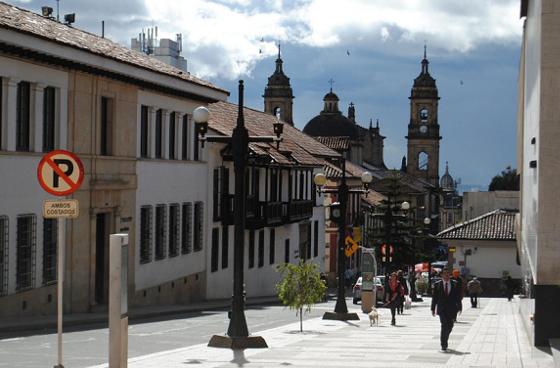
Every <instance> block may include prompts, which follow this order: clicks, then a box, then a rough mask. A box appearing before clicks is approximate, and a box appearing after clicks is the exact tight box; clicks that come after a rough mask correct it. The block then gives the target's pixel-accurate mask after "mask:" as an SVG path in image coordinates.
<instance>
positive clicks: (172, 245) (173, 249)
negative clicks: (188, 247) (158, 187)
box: [167, 203, 179, 258]
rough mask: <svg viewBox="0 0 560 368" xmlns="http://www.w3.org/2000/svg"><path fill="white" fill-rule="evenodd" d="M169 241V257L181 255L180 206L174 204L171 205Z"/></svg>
mask: <svg viewBox="0 0 560 368" xmlns="http://www.w3.org/2000/svg"><path fill="white" fill-rule="evenodd" d="M167 223H168V229H169V241H168V253H167V254H168V256H169V258H172V257H177V256H178V255H179V204H178V203H172V204H170V205H169V221H168V222H167Z"/></svg>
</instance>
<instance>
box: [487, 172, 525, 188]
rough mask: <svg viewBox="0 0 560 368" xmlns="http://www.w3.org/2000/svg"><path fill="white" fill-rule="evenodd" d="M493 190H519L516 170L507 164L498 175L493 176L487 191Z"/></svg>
mask: <svg viewBox="0 0 560 368" xmlns="http://www.w3.org/2000/svg"><path fill="white" fill-rule="evenodd" d="M495 190H519V175H517V170H515V169H512V168H511V167H510V166H508V167H506V169H505V170H503V171H502V172H501V173H500V174H499V175H496V176H494V177H493V178H492V181H491V182H490V185H489V186H488V191H490V192H493V191H495Z"/></svg>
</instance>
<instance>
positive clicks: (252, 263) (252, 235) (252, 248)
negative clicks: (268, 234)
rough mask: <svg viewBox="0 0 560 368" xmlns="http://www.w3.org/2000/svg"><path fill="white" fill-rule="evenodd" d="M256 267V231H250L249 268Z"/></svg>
mask: <svg viewBox="0 0 560 368" xmlns="http://www.w3.org/2000/svg"><path fill="white" fill-rule="evenodd" d="M253 267H255V232H254V231H253V230H251V231H249V268H253Z"/></svg>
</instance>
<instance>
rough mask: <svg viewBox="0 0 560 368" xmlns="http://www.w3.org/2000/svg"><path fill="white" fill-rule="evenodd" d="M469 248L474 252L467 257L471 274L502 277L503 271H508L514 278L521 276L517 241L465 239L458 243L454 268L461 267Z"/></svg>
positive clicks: (481, 276) (482, 276) (467, 264)
mask: <svg viewBox="0 0 560 368" xmlns="http://www.w3.org/2000/svg"><path fill="white" fill-rule="evenodd" d="M449 245H453V244H449ZM467 249H470V250H471V252H472V255H470V256H467V258H466V260H467V262H466V266H467V268H468V269H469V274H471V275H475V276H476V277H479V278H495V279H501V278H502V276H503V271H508V272H509V274H510V275H511V277H512V278H514V279H519V278H520V277H521V267H520V266H519V265H518V264H517V261H516V252H517V248H516V245H515V241H487V242H482V241H481V242H469V241H466V240H465V241H463V242H461V244H459V245H456V252H455V254H454V257H455V259H456V263H455V264H454V268H459V265H458V262H459V261H463V260H464V259H465V257H464V252H465V251H466V250H467Z"/></svg>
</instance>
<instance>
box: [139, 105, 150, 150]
mask: <svg viewBox="0 0 560 368" xmlns="http://www.w3.org/2000/svg"><path fill="white" fill-rule="evenodd" d="M149 142H150V107H149V106H146V105H142V106H140V157H141V158H148V157H150V150H149V147H150V144H149Z"/></svg>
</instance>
